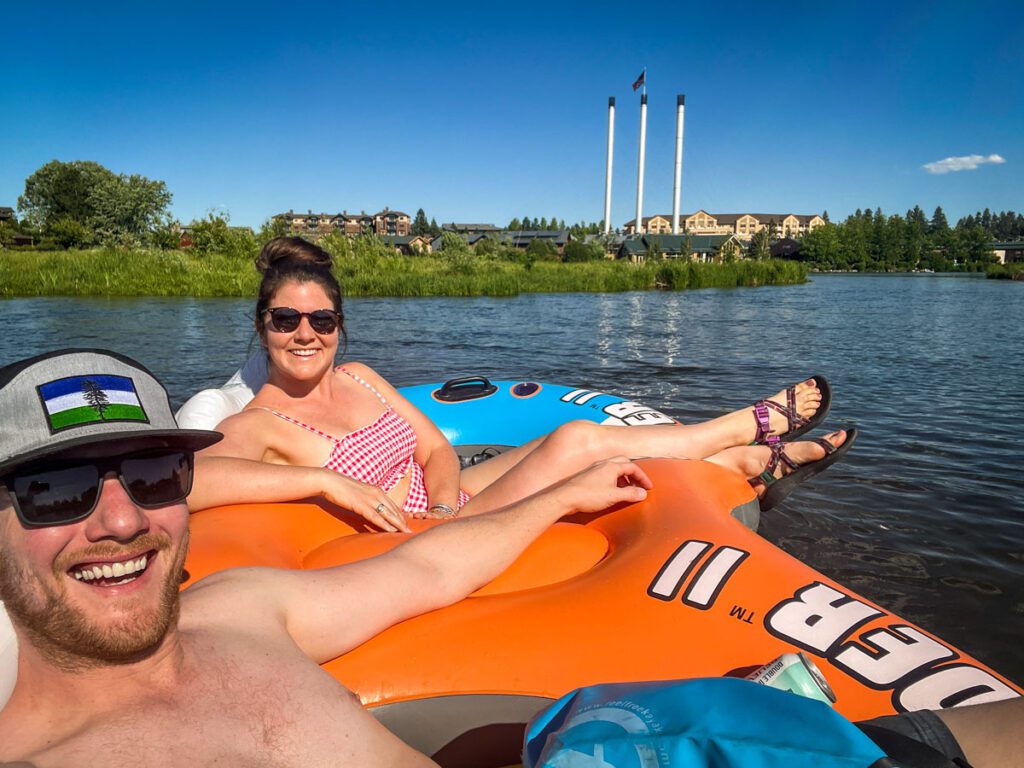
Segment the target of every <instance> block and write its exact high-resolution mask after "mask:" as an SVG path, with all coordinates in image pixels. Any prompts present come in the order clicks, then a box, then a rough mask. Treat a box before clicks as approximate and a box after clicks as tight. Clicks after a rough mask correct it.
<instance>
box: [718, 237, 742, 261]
mask: <svg viewBox="0 0 1024 768" xmlns="http://www.w3.org/2000/svg"><path fill="white" fill-rule="evenodd" d="M738 252H739V251H738V249H737V247H736V241H735V240H727V241H726V242H725V244H724V245H723V246H722V247H721V248H720V249H719V252H718V255H719V256H721V257H722V261H724V262H725V263H727V264H731V263H732V262H734V261H736V256H737V254H738Z"/></svg>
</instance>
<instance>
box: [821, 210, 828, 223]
mask: <svg viewBox="0 0 1024 768" xmlns="http://www.w3.org/2000/svg"><path fill="white" fill-rule="evenodd" d="M821 218H822V220H824V222H825V223H826V224H828V223H829V218H828V211H822V212H821Z"/></svg>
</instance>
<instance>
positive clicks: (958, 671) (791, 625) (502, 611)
mask: <svg viewBox="0 0 1024 768" xmlns="http://www.w3.org/2000/svg"><path fill="white" fill-rule="evenodd" d="M642 463H643V466H644V468H645V470H646V471H647V472H648V473H649V474H650V476H651V479H652V480H653V481H654V490H653V491H651V492H650V494H649V495H648V498H647V500H645V501H644V502H642V503H639V504H634V505H630V506H627V507H623V508H621V509H617V510H614V511H611V512H607V513H604V514H602V515H595V516H592V517H586V518H584V517H580V518H573V519H567V520H564V521H562V522H559V523H557V524H556V525H554V526H553V527H552V528H551V529H550V530H549V531H547V532H546V533H545V534H544V535H543V536H541V537H540V538H539V539H538V540H537V541H536V542H535V543H534V544H533V545H532V546H530V548H529V549H528V550H527V551H526V552H525V553H524V554H523V555H522V556H521V557H520V558H519V560H518V561H517V562H516V563H514V564H513V565H512V566H511V567H510V568H509V569H508V570H507V571H506V572H505V573H503V574H502V575H501V576H500V577H499V578H497V579H496V580H495V581H493V582H492V583H491V584H489V585H487V586H486V587H484V588H483V589H481V590H479V591H478V592H477V593H475V594H474V595H472V596H470V597H469V598H467V599H465V600H463V601H461V602H459V603H457V604H455V605H452V606H449V607H448V608H445V609H442V610H438V611H434V612H432V613H429V614H426V615H424V616H420V617H417V618H415V619H411V620H409V621H406V622H403V623H402V624H399V625H397V626H395V627H392V628H391V629H389V630H387V631H385V632H383V633H382V634H380V635H379V636H377V637H375V638H373V639H372V640H370V641H369V642H367V643H365V644H364V645H362V646H361V647H359V648H357V649H355V650H354V651H352V652H350V653H348V654H345V655H344V656H342V657H340V658H337V659H334V660H333V661H331V662H328V663H327V664H325V665H324V668H325V669H326V670H327V671H328V672H329V673H330V674H332V675H333V676H334V677H336V678H337V679H338V680H339V681H341V682H342V683H343V684H344V685H346V686H347V687H349V688H350V689H352V690H354V691H356V692H357V693H358V694H359V695H360V697H361V698H362V700H363V702H364V703H365V704H366V705H367V706H370V707H381V706H384V705H392V704H394V703H396V702H410V701H415V700H419V699H427V698H434V697H446V696H454V695H462V694H502V695H511V696H521V697H544V698H557V697H559V696H561V695H562V694H564V693H566V692H567V691H569V690H571V689H573V688H576V687H578V686H581V685H588V684H592V683H600V682H614V681H628V680H662V679H673V678H689V677H706V676H720V675H726V674H730V673H731V674H736V673H737V672H738V671H740V670H744V669H746V668H753V667H756V666H760V665H761V664H764V663H766V662H768V661H770V660H772V659H774V658H775V657H777V656H779V655H781V654H783V653H786V652H791V651H794V650H802V651H804V653H805V654H806V655H807V656H809V657H810V658H811V659H812V660H813V661H814V662H815V663H816V664H817V666H818V667H819V669H820V670H821V671H822V672H823V673H824V675H825V677H826V678H827V680H828V682H829V683H830V684H831V687H832V689H833V690H834V691H835V694H836V696H837V699H838V700H837V703H836V705H835V706H836V708H837V709H838V710H839V711H840V712H842V713H843V714H844V715H846V716H847V717H849V718H851V719H853V720H859V719H864V718H869V717H873V716H876V715H881V714H888V713H892V712H896V711H903V710H916V709H925V708H928V709H935V708H940V707H948V706H956V705H960V704H973V703H982V702H985V701H993V700H997V699H1003V698H1010V697H1014V696H1019V695H1021V694H1022V690H1021V688H1019V687H1017V686H1016V685H1014V684H1013V683H1011V682H1010V681H1009V680H1007V679H1006V678H1003V677H1001V676H1000V675H998V674H997V673H995V672H993V671H992V670H990V669H988V668H986V667H985V666H984V665H982V664H980V663H979V662H977V661H976V660H974V659H972V658H970V657H969V656H967V655H966V654H963V653H962V652H960V651H959V650H957V649H956V648H953V647H952V646H951V645H949V644H948V643H945V642H943V641H942V640H940V639H939V638H937V637H935V636H933V635H931V634H929V633H928V632H927V631H925V630H922V629H920V628H918V627H916V626H914V625H912V624H910V623H909V622H907V621H904V620H902V619H900V618H899V617H898V616H896V615H894V614H892V613H890V612H889V611H886V610H885V609H884V608H882V607H880V606H877V605H875V604H873V603H871V602H869V601H867V600H865V599H863V598H861V597H859V596H857V595H856V594H855V593H854V592H853V591H851V590H850V589H847V588H846V587H843V586H842V585H840V584H838V583H836V582H834V581H832V580H831V579H828V578H826V577H825V576H823V575H821V574H820V573H818V572H816V571H814V570H813V569H811V568H809V567H808V566H806V565H804V564H803V563H801V562H799V561H797V560H795V559H794V558H792V557H790V556H789V555H787V554H786V553H785V552H783V551H781V550H779V549H778V548H776V547H775V546H773V545H772V544H770V543H769V542H767V541H765V540H764V539H762V538H760V537H759V536H758V535H757V534H756V533H754V532H752V531H750V530H748V529H747V528H745V527H744V526H743V525H742V524H740V523H739V522H738V521H737V520H736V519H735V518H734V517H733V516H732V515H731V514H730V512H731V511H732V510H734V509H737V508H739V507H742V506H743V505H745V504H749V503H750V502H751V501H752V500H753V498H754V497H753V493H752V491H751V489H750V487H749V486H748V485H747V483H746V482H744V481H743V480H742V479H741V478H739V477H737V476H736V475H734V474H733V473H730V472H728V471H726V470H723V469H721V468H719V467H717V466H715V465H712V464H708V463H705V462H698V461H673V460H667V459H657V460H645V461H644V462H642ZM411 524H412V525H413V526H414V528H415V529H416V530H421V529H423V528H425V527H426V526H429V525H433V524H442V525H443V523H430V522H420V521H411ZM360 530H362V526H361V525H360V521H357V520H356V519H354V518H351V517H348V516H346V514H345V513H342V512H339V511H338V510H333V511H331V510H328V509H327V508H326V507H323V506H319V505H316V504H305V503H303V504H266V505H244V506H236V507H221V508H217V509H210V510H206V511H203V512H199V513H197V514H195V515H193V517H192V543H191V549H190V554H189V559H188V561H187V563H186V568H187V570H188V576H189V578H188V580H187V581H186V587H187V586H188V584H192V583H194V582H195V581H197V580H198V579H200V578H202V577H203V576H205V575H207V574H209V573H212V572H214V571H217V570H221V569H224V568H230V567H234V566H241V565H267V566H274V567H281V568H323V567H328V566H332V565H336V564H340V563H347V562H352V561H355V560H360V559H363V558H367V557H372V556H373V555H376V554H379V553H380V552H383V551H385V550H387V549H389V548H391V547H393V546H395V545H396V544H398V543H399V542H401V541H402V540H403V539H404V538H405V536H406V534H384V533H360V532H359V531H360ZM424 588H429V587H428V586H426V587H424Z"/></svg>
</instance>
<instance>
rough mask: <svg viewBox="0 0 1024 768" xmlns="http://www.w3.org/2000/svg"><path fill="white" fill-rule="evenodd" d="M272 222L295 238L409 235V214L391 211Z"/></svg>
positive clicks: (289, 216) (292, 216) (291, 214)
mask: <svg viewBox="0 0 1024 768" xmlns="http://www.w3.org/2000/svg"><path fill="white" fill-rule="evenodd" d="M273 218H274V219H275V220H283V221H285V222H286V223H287V224H288V229H289V230H291V231H292V232H295V233H297V234H311V235H316V236H323V235H327V234H330V233H331V232H343V233H344V234H346V235H352V236H355V235H367V234H373V235H378V236H380V237H386V236H388V235H391V236H397V237H404V236H406V235H408V234H409V227H410V223H411V222H410V219H409V214H407V213H403V212H402V211H393V210H391V209H390V208H385V209H384V210H383V211H379V212H377V213H374V214H368V213H366V212H365V211H362V212H360V213H349V212H348V211H342V212H341V213H313V211H311V210H310V211H307V212H306V213H296V212H295V211H292V210H290V211H288V212H287V213H278V214H275V215H274V217H273Z"/></svg>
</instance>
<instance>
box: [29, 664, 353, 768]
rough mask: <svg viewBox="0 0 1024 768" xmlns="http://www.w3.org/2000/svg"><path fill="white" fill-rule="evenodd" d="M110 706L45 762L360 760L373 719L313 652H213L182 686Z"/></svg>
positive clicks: (45, 754)
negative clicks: (364, 730) (366, 725)
mask: <svg viewBox="0 0 1024 768" xmlns="http://www.w3.org/2000/svg"><path fill="white" fill-rule="evenodd" d="M97 703H99V702H97ZM103 704H105V705H110V704H115V702H103ZM103 709H104V710H105V711H106V712H107V714H106V715H105V716H103V717H97V718H94V719H93V720H92V721H91V722H90V723H89V725H88V727H87V728H85V729H82V730H81V731H79V732H76V733H71V734H68V735H67V737H66V738H58V739H57V740H56V743H53V744H52V746H51V747H49V748H47V749H44V750H43V751H42V752H41V753H38V754H37V756H36V757H37V762H38V764H39V765H40V766H44V765H61V766H77V765H89V766H91V765H93V764H94V763H95V762H96V760H97V759H99V758H102V759H103V760H105V761H110V760H114V761H122V760H124V761H129V760H130V761H131V764H134V765H146V766H181V765H225V766H228V765H230V766H245V765H261V766H293V765H302V766H317V765H340V764H343V763H347V762H350V763H351V764H353V765H355V764H358V756H359V752H360V751H361V747H362V740H361V739H360V736H359V729H360V723H362V722H364V718H370V716H369V715H368V714H367V713H366V712H365V710H363V708H362V706H361V705H360V704H359V702H358V700H357V699H356V698H355V697H354V696H353V695H352V694H351V693H350V692H348V691H347V690H346V689H345V688H343V687H342V686H340V685H339V684H338V683H337V682H336V681H334V680H333V679H332V678H331V677H330V676H328V675H326V674H325V673H323V672H322V671H321V670H320V669H319V668H318V667H317V666H316V665H315V664H313V663H312V662H310V661H309V660H308V659H307V658H305V657H304V656H302V655H301V654H294V655H293V654H283V655H282V654H273V653H267V654H265V655H263V654H260V655H256V654H234V655H225V656H222V657H220V658H218V659H216V660H214V659H210V660H209V662H208V663H206V664H203V665H201V668H198V669H196V670H195V674H190V676H189V678H188V679H187V681H185V682H184V683H183V684H182V685H180V686H179V687H178V688H177V689H176V690H174V691H171V692H169V693H165V694H163V695H157V694H154V695H152V696H143V697H139V698H135V699H125V700H124V701H123V702H121V706H115V707H114V708H113V709H112V710H111V709H110V708H109V707H108V706H104V707H103ZM346 754H347V755H348V757H349V759H348V760H339V758H340V757H344V756H345V755H346Z"/></svg>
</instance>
